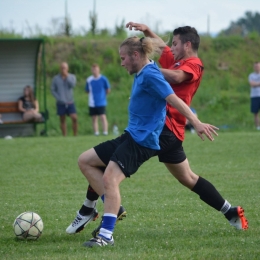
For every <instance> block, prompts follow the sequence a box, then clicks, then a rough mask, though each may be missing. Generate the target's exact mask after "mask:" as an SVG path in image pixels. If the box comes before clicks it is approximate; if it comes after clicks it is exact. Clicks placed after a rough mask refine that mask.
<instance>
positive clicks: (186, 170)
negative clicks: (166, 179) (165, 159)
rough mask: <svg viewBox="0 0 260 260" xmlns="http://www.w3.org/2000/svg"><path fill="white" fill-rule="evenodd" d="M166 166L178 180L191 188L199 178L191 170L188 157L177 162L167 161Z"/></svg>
mask: <svg viewBox="0 0 260 260" xmlns="http://www.w3.org/2000/svg"><path fill="white" fill-rule="evenodd" d="M165 166H166V167H167V169H168V170H169V172H170V173H171V174H172V175H173V176H174V177H175V178H176V179H177V180H178V181H180V182H181V183H182V184H184V185H185V186H187V187H189V188H193V187H194V185H195V184H196V182H197V180H198V178H199V177H198V175H196V174H195V173H194V172H193V171H192V170H191V168H190V165H189V162H188V160H187V159H185V160H184V161H183V162H181V163H177V164H172V163H165Z"/></svg>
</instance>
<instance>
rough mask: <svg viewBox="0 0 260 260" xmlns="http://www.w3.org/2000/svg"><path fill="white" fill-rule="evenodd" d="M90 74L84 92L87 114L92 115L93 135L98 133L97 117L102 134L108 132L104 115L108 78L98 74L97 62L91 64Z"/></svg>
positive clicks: (108, 90) (108, 88)
mask: <svg viewBox="0 0 260 260" xmlns="http://www.w3.org/2000/svg"><path fill="white" fill-rule="evenodd" d="M91 71H92V75H91V76H89V77H88V78H87V81H86V88H85V90H86V92H87V93H88V95H89V96H88V105H89V115H90V116H91V117H92V125H93V130H94V134H95V135H99V130H98V117H99V118H100V120H101V123H102V127H103V134H104V135H107V134H108V122H107V117H106V105H107V99H106V96H107V94H108V93H109V92H110V85H109V82H108V79H107V78H106V77H105V76H103V75H101V74H100V68H99V66H98V64H93V65H92V68H91Z"/></svg>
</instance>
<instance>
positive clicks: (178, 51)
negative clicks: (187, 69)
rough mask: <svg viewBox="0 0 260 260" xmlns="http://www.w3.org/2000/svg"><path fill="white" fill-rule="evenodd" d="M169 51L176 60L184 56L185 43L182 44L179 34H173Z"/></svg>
mask: <svg viewBox="0 0 260 260" xmlns="http://www.w3.org/2000/svg"><path fill="white" fill-rule="evenodd" d="M171 51H172V53H173V55H174V59H175V60H176V61H178V60H181V59H183V58H184V57H185V55H186V52H185V44H182V42H181V40H180V35H174V36H173V39H172V47H171Z"/></svg>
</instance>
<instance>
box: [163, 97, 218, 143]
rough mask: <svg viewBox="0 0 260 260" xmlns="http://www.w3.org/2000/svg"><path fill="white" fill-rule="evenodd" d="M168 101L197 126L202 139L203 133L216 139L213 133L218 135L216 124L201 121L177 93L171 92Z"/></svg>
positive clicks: (209, 137) (211, 139)
mask: <svg viewBox="0 0 260 260" xmlns="http://www.w3.org/2000/svg"><path fill="white" fill-rule="evenodd" d="M166 101H167V102H168V103H169V104H170V105H171V106H172V107H175V108H176V109H177V110H178V111H179V112H180V113H181V114H182V115H184V116H185V117H186V118H187V119H188V120H189V121H190V123H191V124H192V125H193V127H194V128H195V130H196V132H197V134H198V136H199V137H200V138H201V139H202V140H204V136H203V134H205V135H206V137H207V138H208V139H209V140H210V141H213V140H214V138H213V136H212V134H214V135H216V136H217V135H218V134H217V132H216V131H215V130H218V128H217V127H216V126H213V125H210V124H205V123H202V122H200V120H199V119H198V118H197V116H196V115H195V114H194V113H193V112H192V111H191V110H190V108H189V107H188V106H187V105H186V104H185V103H184V102H183V101H182V100H181V99H180V98H178V97H177V96H176V94H171V95H169V96H168V97H166Z"/></svg>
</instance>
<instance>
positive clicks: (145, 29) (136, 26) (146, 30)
mask: <svg viewBox="0 0 260 260" xmlns="http://www.w3.org/2000/svg"><path fill="white" fill-rule="evenodd" d="M126 28H128V29H129V30H130V31H132V30H133V29H134V30H135V31H140V32H143V33H144V35H145V36H146V37H150V38H156V39H158V40H160V41H161V42H162V43H163V44H164V45H165V46H166V44H165V42H164V41H163V40H162V39H161V38H160V37H159V36H158V35H157V34H155V33H154V32H153V31H151V29H150V28H149V27H148V26H147V25H145V24H142V23H134V22H129V23H127V24H126Z"/></svg>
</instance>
